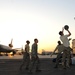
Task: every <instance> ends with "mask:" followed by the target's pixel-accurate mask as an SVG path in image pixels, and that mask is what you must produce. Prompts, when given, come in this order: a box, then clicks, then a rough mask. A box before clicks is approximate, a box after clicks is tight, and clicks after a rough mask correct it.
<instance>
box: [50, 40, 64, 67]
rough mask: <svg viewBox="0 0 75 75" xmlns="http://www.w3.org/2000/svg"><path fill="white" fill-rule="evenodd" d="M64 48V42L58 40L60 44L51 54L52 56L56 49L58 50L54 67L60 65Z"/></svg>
mask: <svg viewBox="0 0 75 75" xmlns="http://www.w3.org/2000/svg"><path fill="white" fill-rule="evenodd" d="M63 50H64V46H63V44H61V41H58V45H57V46H56V48H55V50H54V51H53V53H52V54H51V56H52V55H53V54H54V53H55V52H56V51H58V54H57V57H56V64H55V67H54V68H57V67H58V65H59V61H60V60H61V61H62V59H61V56H62V52H63Z"/></svg>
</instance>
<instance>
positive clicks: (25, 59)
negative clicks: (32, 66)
mask: <svg viewBox="0 0 75 75" xmlns="http://www.w3.org/2000/svg"><path fill="white" fill-rule="evenodd" d="M29 44H30V41H29V40H27V41H26V45H25V52H24V54H23V62H22V64H21V66H20V70H22V67H23V66H24V64H25V69H26V70H28V69H29V63H30V54H29V50H30V46H29Z"/></svg>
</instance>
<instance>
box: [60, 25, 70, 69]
mask: <svg viewBox="0 0 75 75" xmlns="http://www.w3.org/2000/svg"><path fill="white" fill-rule="evenodd" d="M64 29H65V30H66V31H67V32H68V34H66V35H64ZM59 35H60V40H61V41H62V43H63V46H64V51H63V56H62V66H63V68H66V67H68V68H70V52H71V48H70V43H69V40H68V37H69V36H70V35H71V32H70V31H69V26H68V25H65V26H64V28H63V29H62V31H60V32H59ZM66 58H67V61H66V66H65V60H66Z"/></svg>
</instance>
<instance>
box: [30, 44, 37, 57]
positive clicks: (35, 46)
mask: <svg viewBox="0 0 75 75" xmlns="http://www.w3.org/2000/svg"><path fill="white" fill-rule="evenodd" d="M37 49H38V45H37V44H35V43H34V44H32V49H31V55H32V56H37Z"/></svg>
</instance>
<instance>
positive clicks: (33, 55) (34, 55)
mask: <svg viewBox="0 0 75 75" xmlns="http://www.w3.org/2000/svg"><path fill="white" fill-rule="evenodd" d="M37 43H38V39H34V43H33V44H32V49H31V63H30V68H29V73H32V70H33V67H34V65H35V66H36V72H40V71H41V70H40V69H39V57H38V52H37V50H38V45H37Z"/></svg>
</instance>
